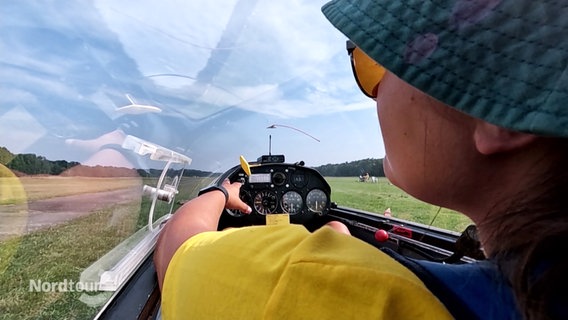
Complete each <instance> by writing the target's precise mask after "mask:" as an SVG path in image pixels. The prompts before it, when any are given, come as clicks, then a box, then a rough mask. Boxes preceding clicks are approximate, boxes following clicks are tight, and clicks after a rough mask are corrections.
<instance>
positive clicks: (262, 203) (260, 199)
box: [254, 191, 278, 214]
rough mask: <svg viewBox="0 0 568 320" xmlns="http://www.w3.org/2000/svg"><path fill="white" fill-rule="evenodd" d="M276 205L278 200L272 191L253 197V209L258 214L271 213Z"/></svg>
mask: <svg viewBox="0 0 568 320" xmlns="http://www.w3.org/2000/svg"><path fill="white" fill-rule="evenodd" d="M277 205H278V199H277V198H276V194H274V192H272V191H261V192H259V193H257V194H256V196H255V197H254V209H255V210H256V211H257V212H258V213H260V214H268V213H273V212H274V211H275V210H276V206H277Z"/></svg>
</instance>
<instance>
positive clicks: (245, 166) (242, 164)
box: [240, 156, 251, 177]
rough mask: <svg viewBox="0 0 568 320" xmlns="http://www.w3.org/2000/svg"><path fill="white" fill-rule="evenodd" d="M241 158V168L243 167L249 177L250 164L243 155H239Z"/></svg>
mask: <svg viewBox="0 0 568 320" xmlns="http://www.w3.org/2000/svg"><path fill="white" fill-rule="evenodd" d="M240 160H241V168H243V170H244V171H245V173H246V174H247V176H249V177H250V175H251V172H250V165H249V163H248V162H247V160H246V159H245V157H243V156H241V157H240Z"/></svg>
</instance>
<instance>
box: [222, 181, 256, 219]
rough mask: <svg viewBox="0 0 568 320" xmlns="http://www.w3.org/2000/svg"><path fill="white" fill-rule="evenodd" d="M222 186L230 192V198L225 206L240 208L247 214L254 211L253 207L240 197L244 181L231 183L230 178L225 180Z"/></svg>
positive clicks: (233, 208) (232, 208)
mask: <svg viewBox="0 0 568 320" xmlns="http://www.w3.org/2000/svg"><path fill="white" fill-rule="evenodd" d="M222 186H223V187H224V188H225V190H227V193H229V199H228V200H227V203H226V204H225V208H227V209H231V210H239V211H241V212H242V213H246V214H249V213H251V212H252V208H251V207H249V206H248V204H246V203H244V202H243V201H242V200H241V198H240V197H239V193H240V191H241V186H242V183H240V182H233V183H231V182H230V181H229V179H225V181H223V184H222Z"/></svg>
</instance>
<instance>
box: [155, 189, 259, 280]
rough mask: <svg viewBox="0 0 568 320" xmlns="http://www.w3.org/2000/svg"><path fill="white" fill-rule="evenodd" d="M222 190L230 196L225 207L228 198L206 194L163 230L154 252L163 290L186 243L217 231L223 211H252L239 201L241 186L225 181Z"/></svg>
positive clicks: (180, 211)
mask: <svg viewBox="0 0 568 320" xmlns="http://www.w3.org/2000/svg"><path fill="white" fill-rule="evenodd" d="M223 187H224V188H225V189H226V190H227V193H228V194H229V197H228V199H227V203H226V204H225V200H226V198H225V195H224V194H223V192H221V191H220V190H214V191H210V192H207V193H205V194H202V195H201V196H199V197H197V198H194V199H192V200H190V201H189V202H187V203H185V204H184V205H183V206H181V207H180V208H179V209H178V210H177V211H176V213H175V214H174V215H173V216H172V218H171V219H170V220H169V221H168V222H167V223H166V225H165V226H164V228H163V230H162V231H161V233H160V236H159V238H158V242H157V244H156V250H155V251H154V264H155V266H156V272H157V274H158V283H159V285H160V289H161V288H162V283H163V281H164V276H165V274H166V269H167V267H168V264H169V263H170V260H171V259H172V257H173V255H174V253H175V252H176V250H177V249H178V248H179V247H180V246H181V245H182V244H183V243H184V242H185V241H186V240H187V239H189V238H191V237H192V236H194V235H196V234H198V233H201V232H205V231H215V230H217V225H218V224H219V218H220V217H221V213H222V212H223V209H224V208H228V209H234V210H240V211H242V212H246V213H250V212H251V211H252V210H251V208H250V207H249V206H248V205H247V204H246V203H244V202H243V201H241V199H240V198H239V191H240V188H241V183H238V182H235V183H230V182H229V181H228V180H226V181H224V182H223Z"/></svg>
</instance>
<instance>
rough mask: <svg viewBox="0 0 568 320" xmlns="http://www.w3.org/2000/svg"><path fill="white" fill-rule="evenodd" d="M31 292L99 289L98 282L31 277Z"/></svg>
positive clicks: (89, 290)
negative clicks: (48, 279)
mask: <svg viewBox="0 0 568 320" xmlns="http://www.w3.org/2000/svg"><path fill="white" fill-rule="evenodd" d="M29 291H30V292H94V291H99V283H98V282H80V281H73V280H69V279H63V281H59V282H49V281H43V280H41V279H30V284H29Z"/></svg>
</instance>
